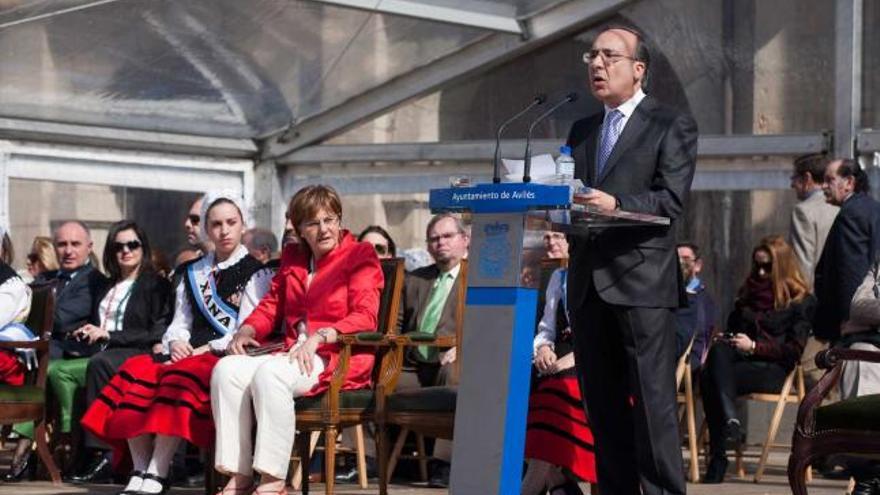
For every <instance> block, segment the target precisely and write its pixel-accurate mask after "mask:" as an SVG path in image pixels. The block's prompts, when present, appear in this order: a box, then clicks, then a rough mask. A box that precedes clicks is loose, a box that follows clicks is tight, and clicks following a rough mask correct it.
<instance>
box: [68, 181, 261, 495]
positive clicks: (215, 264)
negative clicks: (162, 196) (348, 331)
mask: <svg viewBox="0 0 880 495" xmlns="http://www.w3.org/2000/svg"><path fill="white" fill-rule="evenodd" d="M202 210H203V211H202V212H201V215H200V216H201V217H202V218H204V219H205V221H204V222H203V229H204V230H205V232H206V234H207V236H208V238H209V239H210V240H211V241H212V242H213V244H214V249H215V251H214V252H210V253H208V254H206V255H205V256H204V257H201V258H199V259H197V260H195V261H192V262H190V263H188V264H187V265H185V266H184V269H183V272H184V276H183V280H182V282H181V283H180V284H179V285H178V286H177V288H176V291H175V292H176V293H175V313H174V318H173V320H172V321H171V324H170V325H169V326H168V329H167V330H166V331H165V334H164V335H163V337H162V343H163V350H164V353H163V354H160V355H144V356H135V357H133V358H130V359H129V360H127V361H126V362H125V363H124V364H123V365H122V366H121V367H120V369H119V373H117V374H116V376H114V377H113V378H112V379H111V380H110V383H109V384H108V385H107V386H106V387H104V389H103V390H101V392H100V394H99V397H100V399H99V400H97V401H95V402H94V403H92V404H91V406H90V408H89V410H88V411H87V412H86V414H85V416H84V417H83V420H82V424H83V426H84V427H85V428H86V429H87V430H88V431H89V432H91V433H92V434H94V435H95V436H96V437H98V439H100V440H102V441H104V442H105V443H107V444H109V445H112V446H113V447H114V450H115V452H114V456H116V457H115V459H116V460H119V459H121V458H122V457H123V456H124V455H125V451H126V445H127V447H128V449H127V450H128V451H129V452H130V454H131V460H132V464H133V467H134V470H133V471H132V473H131V476H130V478H129V481H128V484H127V485H126V487H125V490H126V492H127V493H138V494H150V493H164V491H165V490H167V488H168V481H167V476H168V471H169V467H170V465H171V460H172V457H173V456H174V452H175V450H176V449H177V446H178V445H179V444H180V441H181V440H187V441H189V442H190V443H193V444H195V445H197V446H199V447H209V446H211V445H212V444H213V443H214V424H213V421H212V419H211V406H210V396H209V393H210V377H211V371H212V370H213V369H214V365H215V364H216V363H217V361H219V359H220V356H219V353H221V352H222V351H223V350H224V349H226V346H227V345H228V343H229V341H230V340H231V338H232V334H233V332H235V330H236V329H237V328H238V327H239V325H240V323H241V322H242V321H244V319H245V318H247V316H248V315H250V313H251V311H253V309H254V308H255V307H256V306H257V303H258V302H259V300H260V298H261V297H262V296H263V294H264V293H265V292H266V290H267V289H268V286H269V282H270V279H271V277H270V275H269V273H270V272H269V271H268V270H265V269H263V268H262V264H261V263H260V262H259V261H257V260H256V259H254V258H253V257H252V256H250V255H249V254H248V253H247V249H245V247H244V246H242V245H241V236H242V234H243V233H244V215H243V213H242V212H243V209H242V206H241V198H240V197H239V196H238V195H237V194H235V193H232V192H228V191H223V192H220V193H209V194H207V195H205V200H204V202H203V204H202ZM212 351H213V352H212Z"/></svg>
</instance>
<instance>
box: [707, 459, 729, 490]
mask: <svg viewBox="0 0 880 495" xmlns="http://www.w3.org/2000/svg"><path fill="white" fill-rule="evenodd" d="M726 472H727V457H720V456H719V457H716V456H713V457H712V458H711V459H710V460H709V467H707V468H706V474H704V475H703V483H711V484H714V483H722V482H724V474H725V473H726Z"/></svg>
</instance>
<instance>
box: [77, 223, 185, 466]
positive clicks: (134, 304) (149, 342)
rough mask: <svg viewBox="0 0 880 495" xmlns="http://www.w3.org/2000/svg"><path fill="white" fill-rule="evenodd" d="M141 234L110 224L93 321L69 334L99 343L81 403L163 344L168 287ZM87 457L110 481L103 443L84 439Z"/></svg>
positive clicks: (96, 395) (169, 309) (130, 227)
mask: <svg viewBox="0 0 880 495" xmlns="http://www.w3.org/2000/svg"><path fill="white" fill-rule="evenodd" d="M152 253H153V251H152V249H151V248H150V241H149V239H148V238H147V235H146V232H144V231H143V229H141V227H140V226H138V225H137V224H136V223H135V222H132V221H130V220H122V221H120V222H116V223H114V224H113V225H111V226H110V231H109V233H108V234H107V244H106V245H105V246H104V256H103V261H104V267H105V268H106V269H107V275H108V276H109V280H108V281H107V283H106V284H105V285H104V287H103V288H102V289H101V290H100V291H99V293H98V294H99V295H98V297H97V298H96V301H98V302H97V303H96V305H95V308H94V312H93V315H92V321H91V322H89V323H87V324H86V325H83V326H82V327H80V328H79V329H78V330H76V331H75V332H74V335H75V336H76V338H78V339H81V340H84V341H87V342H88V343H90V344H98V345H99V346H100V347H101V349H102V350H101V351H100V352H98V353H97V354H95V355H93V356H92V357H91V358H88V367H87V368H86V370H85V380H84V381H85V388H86V394H85V396H86V404H91V403H93V402H95V401H96V400H99V397H100V396H99V394H100V392H101V391H102V390H103V389H104V387H105V386H106V385H107V383H108V382H109V381H110V379H111V378H113V376H114V375H115V374H116V372H117V371H118V369H119V367H120V366H122V363H124V362H125V361H126V360H127V359H128V358H130V357H133V356H136V355H139V354H148V353H149V352H150V351H151V349H152V347H153V346H154V345H155V344H156V343H159V342H161V341H162V335H163V334H164V333H165V329H166V328H167V327H168V323H169V322H170V321H171V316H172V309H173V306H172V301H173V300H172V293H171V283H170V282H168V280H167V279H166V278H165V277H162V276H160V275H159V274H158V273H156V269H155V266H154V265H153V263H152ZM85 447H86V456H87V457H89V458H91V459H92V460H93V462H92V466H93V467H92V468H91V469H90V470H89V471H88V472H89V473H92V475H91V478H92V481H94V478H96V477H98V478H100V477H102V476H101V475H104V476H103V477H107V478H109V477H111V476H112V471H111V467H110V460H109V458H108V456H107V455H102V454H104V453H103V449H104V448H105V446H104V444H102V443H100V442H98V440H97V439H96V438H95V437H94V436H93V435H91V434H88V433H87V434H86V435H85Z"/></svg>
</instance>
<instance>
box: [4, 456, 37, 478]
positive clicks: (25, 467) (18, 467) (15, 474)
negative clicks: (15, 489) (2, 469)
mask: <svg viewBox="0 0 880 495" xmlns="http://www.w3.org/2000/svg"><path fill="white" fill-rule="evenodd" d="M21 457H22V458H21V459H19V460H18V462H16V460H13V461H12V466H11V467H10V468H9V471H8V472H7V473H6V474H5V475H3V481H5V482H7V483H14V482H16V481H21V479H22V478H23V477H24V474H25V473H26V472H28V471H29V469H30V468H31V467H32V466H33V464H34V453H33V452H31V451H28V452H27V453H26V454H25V455H23V456H21Z"/></svg>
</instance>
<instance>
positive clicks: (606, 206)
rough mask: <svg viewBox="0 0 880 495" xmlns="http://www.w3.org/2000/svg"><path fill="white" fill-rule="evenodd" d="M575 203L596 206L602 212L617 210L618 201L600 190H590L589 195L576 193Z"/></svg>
mask: <svg viewBox="0 0 880 495" xmlns="http://www.w3.org/2000/svg"><path fill="white" fill-rule="evenodd" d="M573 201H574V202H575V203H578V204H582V205H587V206H594V207H596V208H599V209H600V210H608V211H612V210H616V209H617V199H616V198H615V197H614V196H612V195H610V194H608V193H604V192H602V191H600V190H598V189H590V191H589V192H587V193H575V195H574V199H573Z"/></svg>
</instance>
